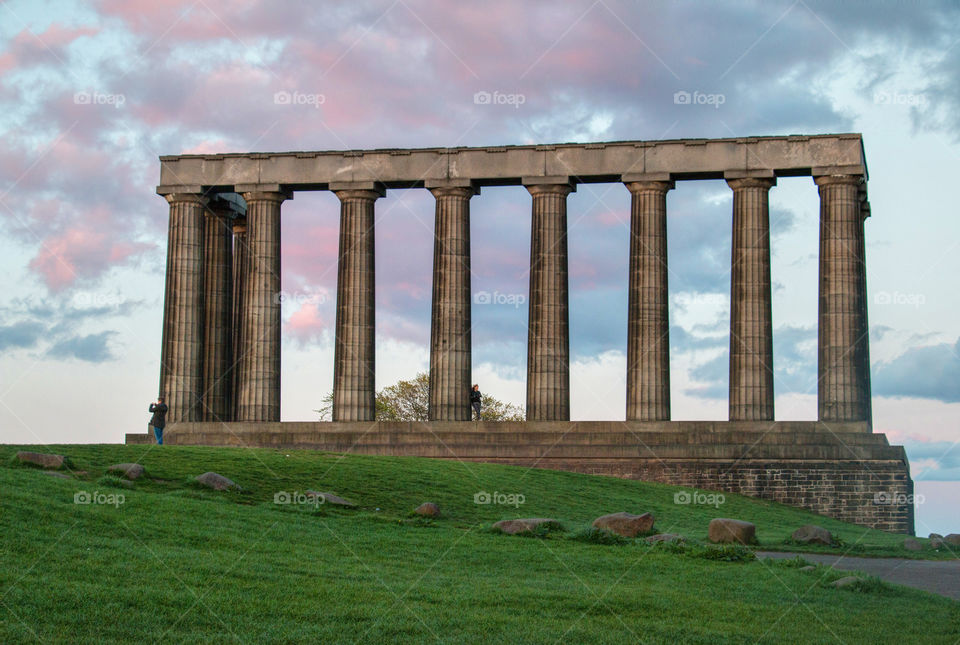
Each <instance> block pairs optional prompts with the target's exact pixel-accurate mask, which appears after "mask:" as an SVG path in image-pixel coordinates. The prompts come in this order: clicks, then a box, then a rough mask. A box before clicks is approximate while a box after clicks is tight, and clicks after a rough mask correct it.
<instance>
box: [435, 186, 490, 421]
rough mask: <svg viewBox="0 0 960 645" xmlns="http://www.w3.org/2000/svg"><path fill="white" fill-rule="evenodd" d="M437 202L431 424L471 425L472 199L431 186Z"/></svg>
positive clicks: (468, 190)
mask: <svg viewBox="0 0 960 645" xmlns="http://www.w3.org/2000/svg"><path fill="white" fill-rule="evenodd" d="M428 188H429V189H430V192H431V193H433V196H434V197H436V200H437V206H436V223H435V225H434V233H433V235H434V241H433V309H432V314H431V318H430V401H429V418H430V420H431V421H469V420H470V419H471V417H472V413H471V408H470V386H471V383H470V376H471V371H472V364H471V350H472V347H471V334H470V198H471V197H472V196H473V195H475V194H477V192H479V191H478V189H476V188H474V187H472V186H471V185H470V184H469V182H466V183H465V185H459V186H457V185H443V186H428Z"/></svg>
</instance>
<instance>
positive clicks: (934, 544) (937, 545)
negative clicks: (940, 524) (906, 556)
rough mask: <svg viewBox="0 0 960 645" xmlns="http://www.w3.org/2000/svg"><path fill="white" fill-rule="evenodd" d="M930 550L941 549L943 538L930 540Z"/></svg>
mask: <svg viewBox="0 0 960 645" xmlns="http://www.w3.org/2000/svg"><path fill="white" fill-rule="evenodd" d="M930 548H931V549H942V548H943V538H939V537H935V538H930Z"/></svg>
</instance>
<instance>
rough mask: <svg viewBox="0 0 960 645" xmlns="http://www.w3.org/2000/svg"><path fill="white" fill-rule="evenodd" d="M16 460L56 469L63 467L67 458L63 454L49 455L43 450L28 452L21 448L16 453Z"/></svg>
mask: <svg viewBox="0 0 960 645" xmlns="http://www.w3.org/2000/svg"><path fill="white" fill-rule="evenodd" d="M16 459H17V461H19V462H20V463H21V464H30V465H31V466H40V467H41V468H52V469H53V470H57V469H59V468H63V465H64V463H65V462H66V460H67V458H66V457H64V456H63V455H51V454H47V453H43V452H28V451H26V450H21V451H20V452H18V453H17V457H16Z"/></svg>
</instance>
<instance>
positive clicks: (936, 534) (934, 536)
mask: <svg viewBox="0 0 960 645" xmlns="http://www.w3.org/2000/svg"><path fill="white" fill-rule="evenodd" d="M929 538H930V539H931V540H932V539H933V538H940V539H941V540H942V539H943V536H942V535H940V534H939V533H931V534H930V535H929Z"/></svg>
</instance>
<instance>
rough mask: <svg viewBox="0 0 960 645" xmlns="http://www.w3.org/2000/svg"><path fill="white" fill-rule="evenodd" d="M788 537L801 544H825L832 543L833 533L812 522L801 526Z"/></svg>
mask: <svg viewBox="0 0 960 645" xmlns="http://www.w3.org/2000/svg"><path fill="white" fill-rule="evenodd" d="M790 539H792V540H793V541H794V542H800V543H801V544H826V545H827V546H830V545H831V544H833V535H831V534H830V531H828V530H827V529H825V528H821V527H819V526H815V525H813V524H807V525H806V526H801V527H800V528H798V529H797V530H796V531H794V532H793V535H791V536H790Z"/></svg>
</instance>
